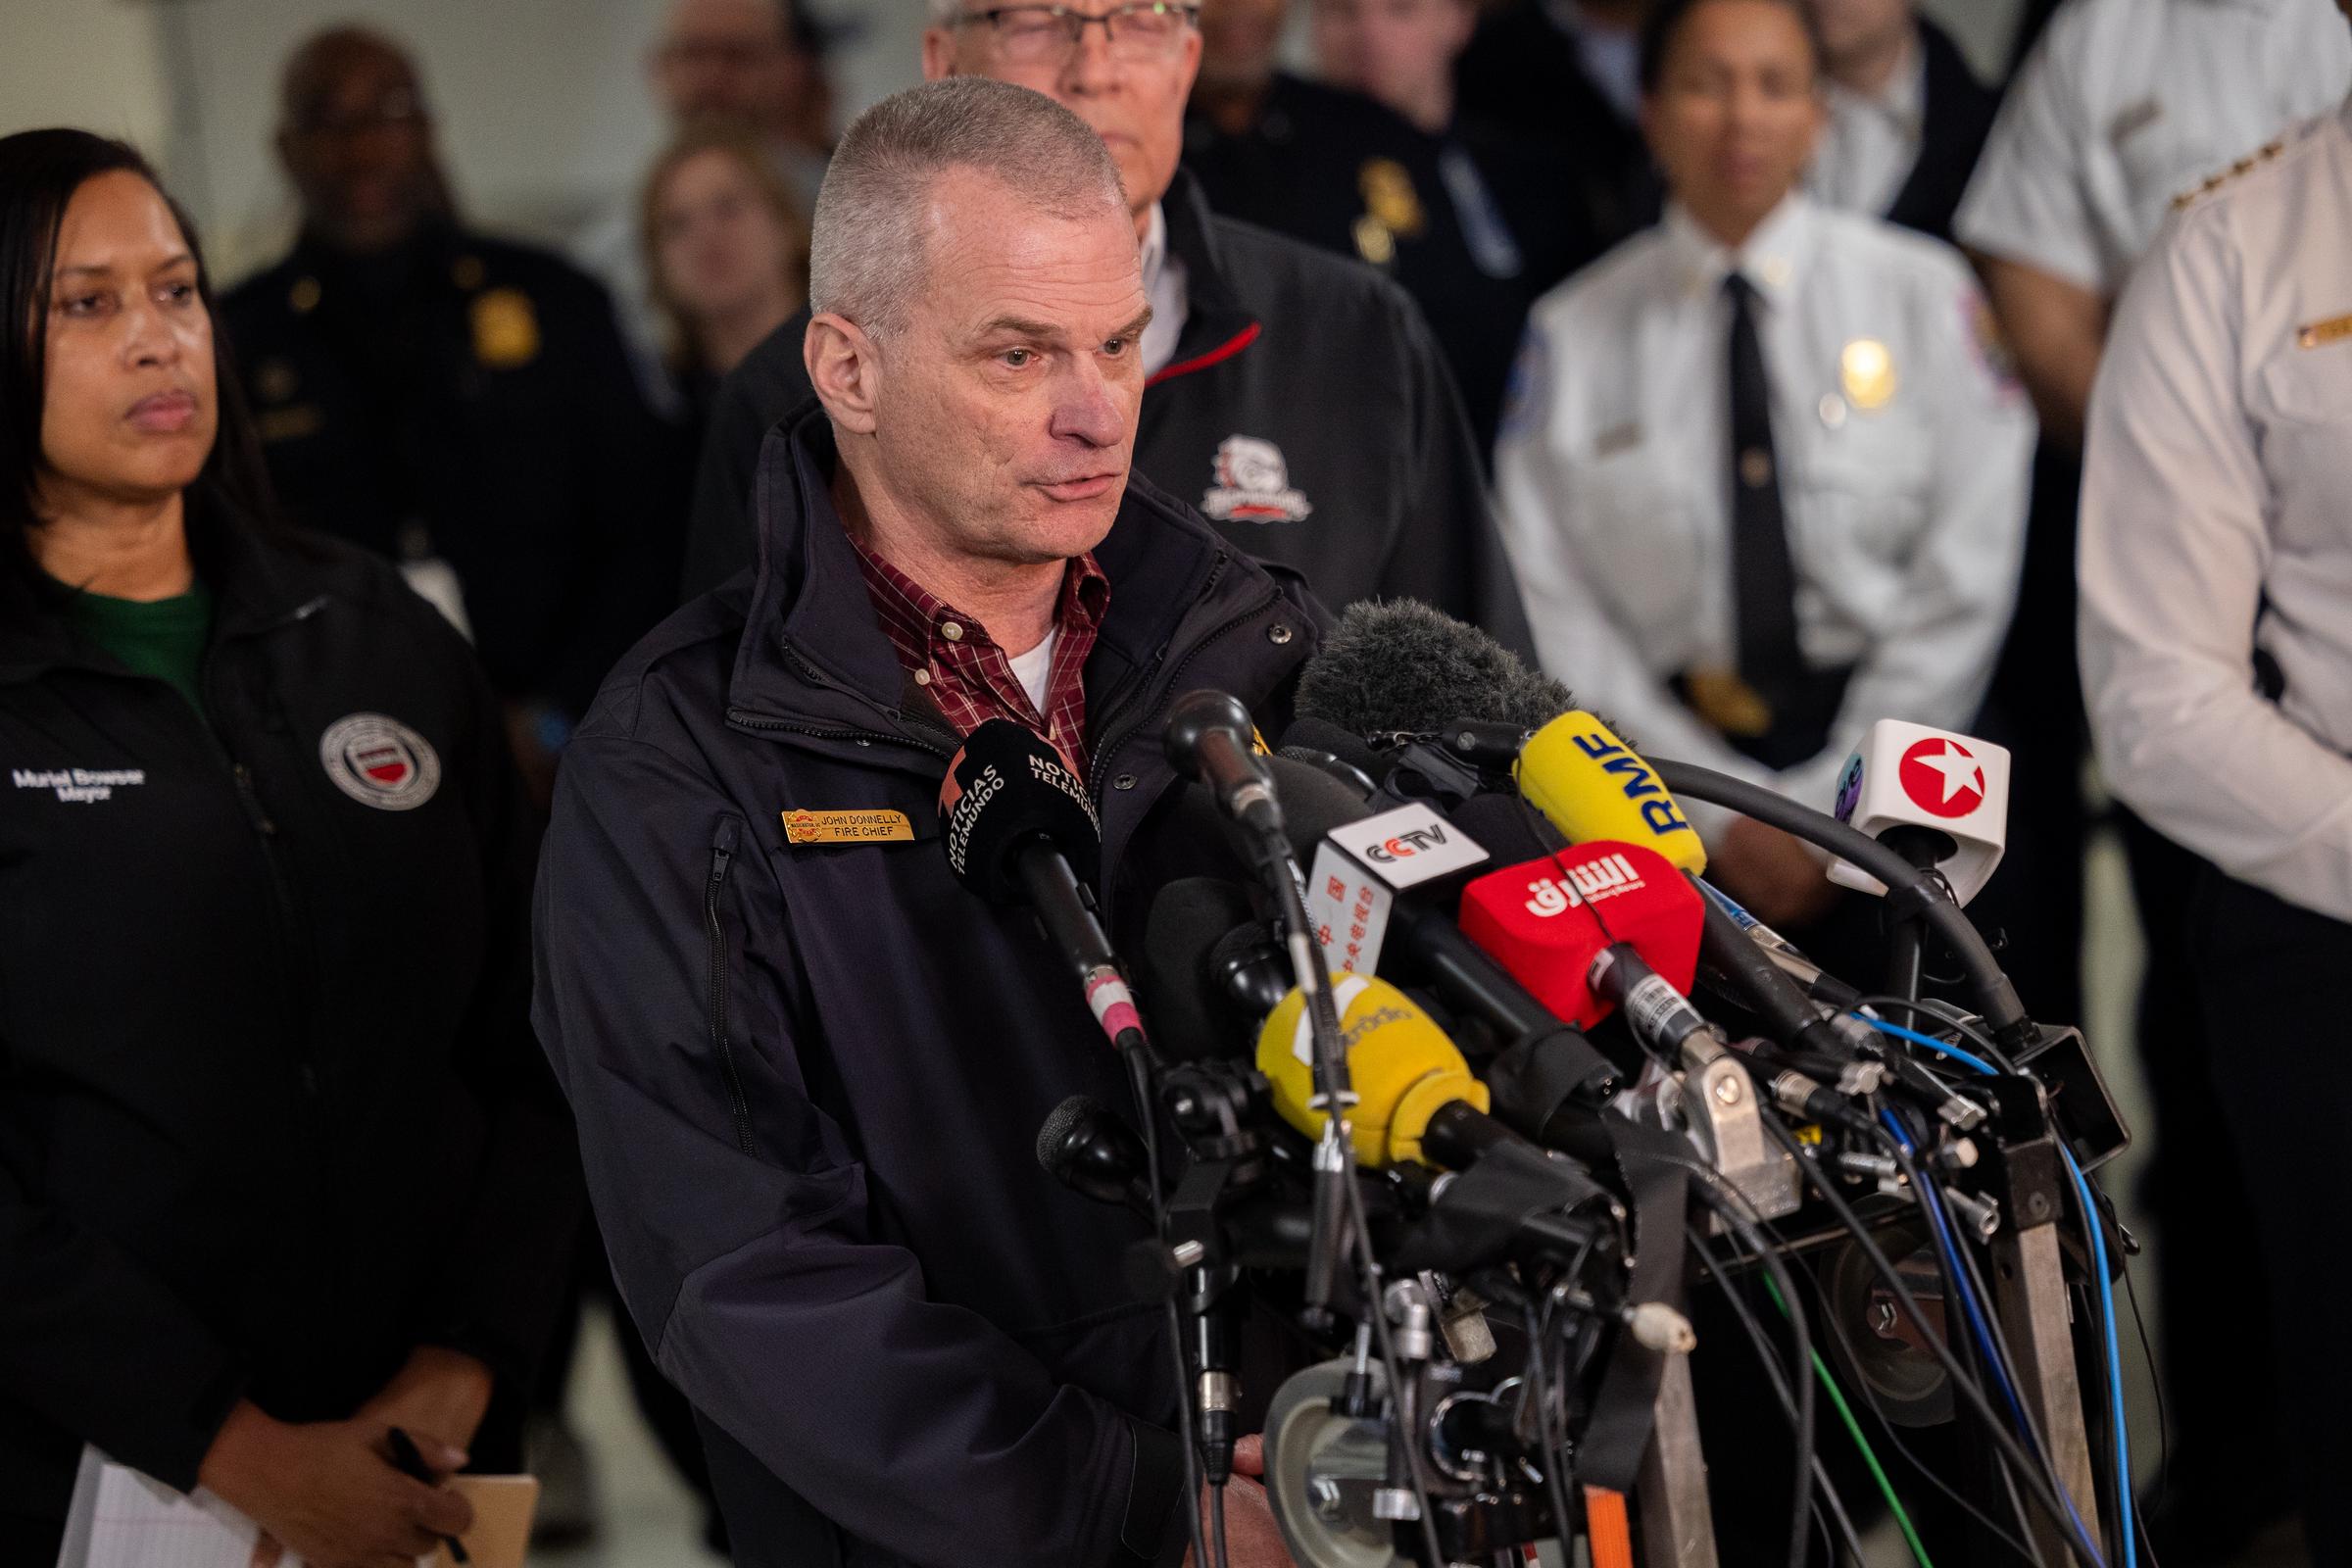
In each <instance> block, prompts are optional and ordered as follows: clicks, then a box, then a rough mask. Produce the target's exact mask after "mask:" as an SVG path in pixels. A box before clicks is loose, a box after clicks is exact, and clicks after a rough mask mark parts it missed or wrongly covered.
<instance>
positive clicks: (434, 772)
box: [319, 713, 441, 811]
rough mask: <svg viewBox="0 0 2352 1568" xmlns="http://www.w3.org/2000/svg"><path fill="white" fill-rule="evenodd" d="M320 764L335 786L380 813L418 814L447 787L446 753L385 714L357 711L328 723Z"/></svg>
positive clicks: (320, 744)
mask: <svg viewBox="0 0 2352 1568" xmlns="http://www.w3.org/2000/svg"><path fill="white" fill-rule="evenodd" d="M319 762H320V763H321V764H322V765H323V766H324V767H325V768H326V776H327V777H328V778H331V779H333V780H334V781H335V788H337V789H339V790H341V791H342V792H343V793H344V794H346V795H348V796H350V797H351V798H352V799H353V800H355V801H357V802H359V803H360V804H361V805H362V806H372V807H374V808H375V809H377V810H379V811H413V810H415V809H417V807H419V806H422V805H423V804H424V803H425V802H427V801H429V800H431V799H432V798H433V792H434V791H435V790H437V789H439V788H440V787H441V758H440V754H438V753H437V752H435V751H434V750H433V748H432V746H431V745H430V743H428V742H427V741H426V740H425V738H424V737H423V736H421V735H419V734H417V732H416V731H415V730H413V729H411V728H409V726H408V725H406V724H403V723H402V722H401V721H400V720H399V719H397V718H392V717H389V716H388V715H386V714H383V713H353V714H350V715H349V716H347V717H344V718H338V719H336V720H335V721H334V722H333V723H332V724H329V725H327V726H326V733H325V734H323V735H321V736H319Z"/></svg>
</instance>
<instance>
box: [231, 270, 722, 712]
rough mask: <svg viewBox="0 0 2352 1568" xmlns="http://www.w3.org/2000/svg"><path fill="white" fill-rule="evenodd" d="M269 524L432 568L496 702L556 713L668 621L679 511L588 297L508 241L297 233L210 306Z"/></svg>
mask: <svg viewBox="0 0 2352 1568" xmlns="http://www.w3.org/2000/svg"><path fill="white" fill-rule="evenodd" d="M223 314H224V316H225V318H226V319H227V322H228V326H229V330H230V341H231V344H232V346H233V347H234V349H235V351H236V354H237V360H238V364H239V368H240V373H241V375H242V378H243V382H244V386H245V395H246V398H247V400H248V401H249V402H250V403H251V404H252V405H253V408H254V413H255V417H256V420H257V421H258V423H259V425H260V428H261V433H262V440H263V453H264V455H265V456H266V457H267V458H268V460H269V464H270V478H271V480H272V482H273V483H274V484H275V485H276V487H277V491H278V497H279V500H280V501H281V502H282V503H283V504H284V506H285V509H286V512H287V514H288V515H290V516H292V517H293V518H294V520H296V521H297V522H300V523H302V524H304V525H305V526H307V527H312V528H318V529H321V530H324V531H326V532H329V533H333V534H336V535H338V536H340V537H342V538H346V539H350V540H352V541H354V542H355V543H358V544H362V545H365V546H367V547H368V549H370V550H372V551H374V552H376V553H377V554H378V555H382V556H387V557H391V558H394V559H404V558H412V557H417V556H431V557H437V558H439V559H441V560H445V561H447V562H448V563H449V564H450V565H451V566H452V567H454V568H455V569H456V571H457V574H458V577H459V580H460V581H461V583H462V584H463V586H464V589H465V596H466V615H467V618H468V619H469V620H470V621H471V622H472V629H473V638H474V645H475V647H476V648H477V649H478V650H479V651H480V654H481V660H482V666H483V668H484V669H486V670H487V671H488V672H489V675H490V682H491V685H492V686H493V687H495V688H496V689H497V691H498V693H499V695H500V696H501V697H504V698H507V699H509V700H511V701H515V702H539V703H547V704H550V705H552V706H554V707H555V708H556V709H558V710H560V711H562V712H564V714H565V715H566V716H568V717H572V718H576V717H578V715H579V714H580V713H581V712H583V711H586V709H587V706H588V703H589V701H590V700H591V699H592V698H593V697H594V696H595V695H596V688H597V684H598V683H599V682H600V681H602V680H603V679H604V678H605V672H606V671H607V670H609V669H611V668H612V667H613V661H614V660H616V659H618V658H619V657H620V656H621V654H622V653H623V652H624V651H626V650H627V648H628V646H629V644H631V643H633V642H635V641H636V640H637V639H638V638H639V637H641V636H643V635H644V634H645V633H646V632H647V631H648V630H649V629H651V627H652V626H653V624H654V622H655V621H657V620H659V619H661V618H662V613H664V612H665V611H667V610H668V609H669V608H670V606H671V603H672V601H671V598H670V595H669V593H668V582H669V580H670V579H671V578H672V577H674V575H675V573H676V570H677V561H678V548H679V546H678V538H679V528H680V526H681V523H682V521H683V518H682V516H681V512H682V502H683V497H682V495H681V494H679V492H678V491H677V490H676V489H675V488H674V487H675V486H676V484H677V469H676V467H675V466H674V464H675V461H676V460H675V458H674V457H673V452H674V446H673V443H674V441H675V437H674V436H672V435H671V434H670V433H668V432H667V431H666V430H665V429H664V428H663V427H662V426H660V425H658V424H657V423H656V422H655V420H654V418H653V417H652V416H651V415H650V414H649V413H648V412H647V410H646V408H645V405H644V401H643V399H642V398H641V397H640V396H639V393H638V383H637V379H636V376H635V374H634V373H633V372H632V370H631V369H630V367H629V362H628V357H627V352H626V350H624V349H623V347H622V345H621V338H620V331H619V328H618V327H617V326H616V325H615V324H614V319H613V303H612V300H611V299H610V297H609V296H607V294H606V293H605V291H604V289H603V287H602V286H601V285H599V284H598V283H596V282H595V281H594V280H593V279H591V278H589V277H588V276H587V275H586V274H585V273H583V272H580V271H578V270H575V269H574V268H572V267H571V266H570V265H569V264H568V263H566V262H564V261H563V260H561V259H559V258H558V257H556V256H553V255H551V254H549V253H548V252H545V251H541V250H537V249H534V248H532V247H530V246H526V245H515V244H509V243H507V242H504V241H501V240H495V239H491V238H489V237H487V236H484V235H480V234H469V233H464V232H460V231H458V230H454V229H447V228H434V229H429V230H427V231H426V232H425V233H424V234H422V235H420V236H418V237H417V239H416V240H414V241H413V242H411V243H410V244H409V245H407V246H404V247H402V248H401V249H400V250H399V251H397V252H394V253H393V254H390V255H387V256H380V257H372V258H367V259H355V258H351V257H346V256H340V255H337V254H336V253H335V252H333V251H331V250H329V249H328V248H327V247H325V246H323V245H321V244H319V243H318V242H317V241H315V240H312V239H307V238H306V239H304V240H303V241H301V242H300V243H299V244H297V245H296V246H295V248H294V251H293V253H292V254H291V255H289V256H288V257H287V258H286V259H285V260H284V261H282V262H280V263H278V265H276V266H275V267H272V268H270V270H267V271H265V272H262V273H260V274H259V275H257V276H255V277H254V278H252V279H250V280H249V281H247V282H245V283H243V284H241V285H240V286H238V287H237V288H236V289H235V290H234V291H233V292H231V293H230V294H229V295H228V297H227V299H226V300H225V301H224V302H223Z"/></svg>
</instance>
